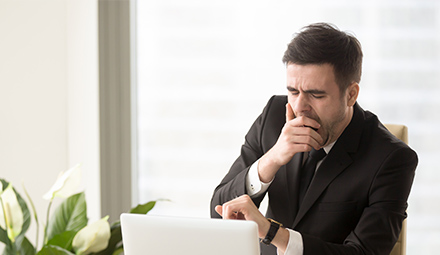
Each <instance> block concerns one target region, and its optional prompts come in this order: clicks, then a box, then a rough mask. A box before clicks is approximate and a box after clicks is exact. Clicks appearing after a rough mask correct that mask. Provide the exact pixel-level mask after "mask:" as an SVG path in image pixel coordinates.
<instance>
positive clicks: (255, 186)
mask: <svg viewBox="0 0 440 255" xmlns="http://www.w3.org/2000/svg"><path fill="white" fill-rule="evenodd" d="M258 162H260V160H257V161H255V163H253V164H252V166H251V167H250V169H249V172H248V174H247V175H246V192H247V194H248V195H249V196H250V197H256V196H259V195H261V194H263V193H264V192H266V191H267V189H268V188H269V186H270V184H271V183H272V181H273V180H272V181H270V182H269V183H264V182H261V181H260V176H259V175H258Z"/></svg>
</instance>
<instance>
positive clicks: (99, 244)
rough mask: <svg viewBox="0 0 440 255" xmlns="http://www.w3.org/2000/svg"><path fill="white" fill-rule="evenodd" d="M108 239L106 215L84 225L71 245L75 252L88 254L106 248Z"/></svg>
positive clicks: (108, 225) (108, 230)
mask: <svg viewBox="0 0 440 255" xmlns="http://www.w3.org/2000/svg"><path fill="white" fill-rule="evenodd" d="M109 239H110V224H109V223H108V216H106V217H104V218H102V219H100V220H98V221H96V222H94V223H92V224H90V225H87V226H85V227H84V228H83V229H81V230H80V231H79V232H78V233H77V234H76V235H75V237H74V238H73V242H72V246H73V249H74V250H75V252H76V254H90V253H93V252H99V251H102V250H104V249H105V248H107V245H108V240H109Z"/></svg>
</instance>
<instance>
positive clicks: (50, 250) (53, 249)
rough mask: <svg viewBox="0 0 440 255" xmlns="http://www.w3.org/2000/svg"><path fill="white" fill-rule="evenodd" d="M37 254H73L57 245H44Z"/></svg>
mask: <svg viewBox="0 0 440 255" xmlns="http://www.w3.org/2000/svg"><path fill="white" fill-rule="evenodd" d="M37 255H74V254H73V253H71V252H70V251H68V250H65V249H63V248H61V247H58V246H52V245H46V246H44V247H43V249H41V250H40V251H39V252H38V253H37Z"/></svg>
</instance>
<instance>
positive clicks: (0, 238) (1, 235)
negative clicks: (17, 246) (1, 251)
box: [0, 228, 12, 246]
mask: <svg viewBox="0 0 440 255" xmlns="http://www.w3.org/2000/svg"><path fill="white" fill-rule="evenodd" d="M0 242H2V243H4V244H6V245H7V246H10V245H12V243H11V240H9V238H8V233H7V232H6V230H4V229H3V228H0Z"/></svg>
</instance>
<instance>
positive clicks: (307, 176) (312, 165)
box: [299, 149, 327, 206]
mask: <svg viewBox="0 0 440 255" xmlns="http://www.w3.org/2000/svg"><path fill="white" fill-rule="evenodd" d="M325 155H327V153H325V151H324V150H323V149H320V150H318V151H317V150H315V149H312V150H311V151H310V152H309V156H308V158H307V160H306V163H305V164H304V165H303V167H302V169H301V182H300V190H299V205H300V206H301V203H302V201H303V199H304V196H305V194H306V191H307V189H308V188H309V185H310V182H311V181H312V179H313V175H314V174H315V171H316V164H317V163H318V162H319V161H320V160H322V159H323V158H324V157H325Z"/></svg>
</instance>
